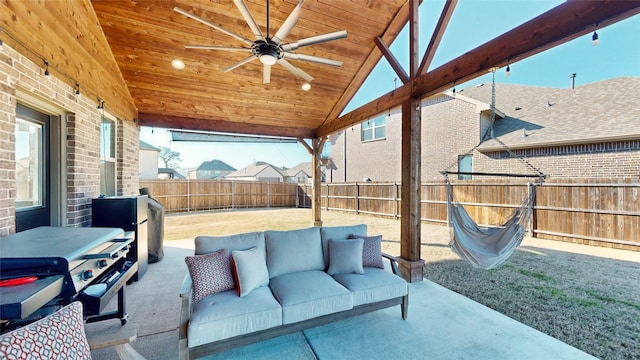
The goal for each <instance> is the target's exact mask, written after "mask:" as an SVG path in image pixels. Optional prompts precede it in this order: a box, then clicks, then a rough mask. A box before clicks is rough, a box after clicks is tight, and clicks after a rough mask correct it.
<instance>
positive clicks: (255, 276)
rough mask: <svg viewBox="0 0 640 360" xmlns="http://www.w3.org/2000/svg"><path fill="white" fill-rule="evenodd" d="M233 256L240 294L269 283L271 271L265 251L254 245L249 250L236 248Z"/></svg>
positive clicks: (242, 294)
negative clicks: (268, 268)
mask: <svg viewBox="0 0 640 360" xmlns="http://www.w3.org/2000/svg"><path fill="white" fill-rule="evenodd" d="M231 256H232V257H233V267H234V270H235V271H234V273H235V275H236V277H235V278H236V285H237V289H238V295H240V296H245V295H247V294H248V293H250V292H251V291H252V290H253V289H256V288H258V287H260V286H266V285H269V271H268V270H267V260H266V259H265V257H264V252H263V251H261V250H260V249H258V248H257V247H252V248H251V249H249V250H234V251H233V253H232V254H231Z"/></svg>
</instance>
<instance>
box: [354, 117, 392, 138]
mask: <svg viewBox="0 0 640 360" xmlns="http://www.w3.org/2000/svg"><path fill="white" fill-rule="evenodd" d="M378 130H382V131H383V134H382V135H378ZM369 132H370V135H367V136H366V138H365V133H369ZM386 138H387V116H386V115H379V116H376V117H375V118H372V119H368V120H367V121H363V122H362V123H361V124H360V141H361V142H370V141H377V140H384V139H386Z"/></svg>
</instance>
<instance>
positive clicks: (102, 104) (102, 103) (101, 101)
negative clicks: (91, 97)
mask: <svg viewBox="0 0 640 360" xmlns="http://www.w3.org/2000/svg"><path fill="white" fill-rule="evenodd" d="M98 109H102V110H104V100H102V99H100V96H98Z"/></svg>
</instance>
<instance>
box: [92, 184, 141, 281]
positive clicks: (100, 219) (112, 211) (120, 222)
mask: <svg viewBox="0 0 640 360" xmlns="http://www.w3.org/2000/svg"><path fill="white" fill-rule="evenodd" d="M147 199H148V197H147V195H137V196H107V197H100V198H96V199H92V201H91V226H93V227H118V228H121V229H124V230H125V231H133V232H135V240H134V241H133V244H132V246H131V251H130V252H129V257H131V258H133V259H135V260H136V261H137V262H138V272H137V273H136V274H135V275H134V277H133V279H134V280H135V281H138V280H140V279H142V276H144V274H145V273H146V272H147V266H148V263H149V254H148V235H147V226H148V224H147V206H148V201H147Z"/></svg>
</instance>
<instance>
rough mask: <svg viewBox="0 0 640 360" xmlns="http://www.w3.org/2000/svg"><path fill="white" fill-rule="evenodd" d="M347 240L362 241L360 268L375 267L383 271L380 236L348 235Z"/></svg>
mask: <svg viewBox="0 0 640 360" xmlns="http://www.w3.org/2000/svg"><path fill="white" fill-rule="evenodd" d="M349 239H362V240H364V244H363V245H362V266H369V267H377V268H380V269H384V263H383V262H382V235H378V236H362V235H355V234H351V235H349Z"/></svg>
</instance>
